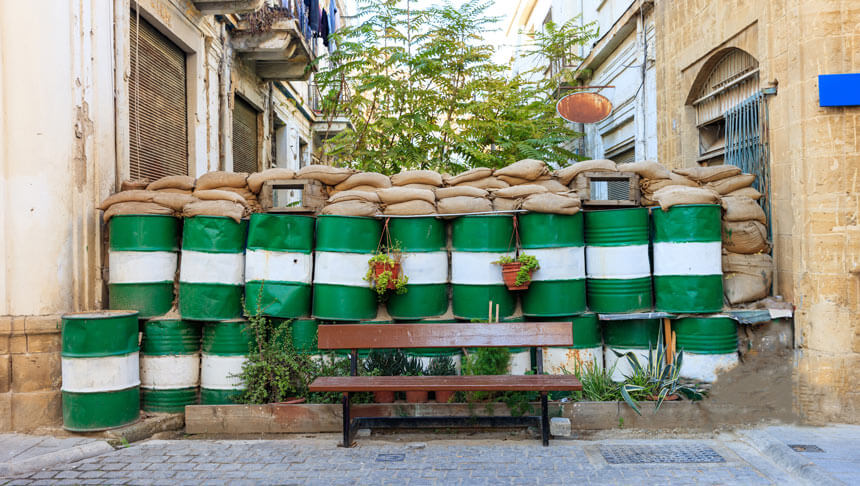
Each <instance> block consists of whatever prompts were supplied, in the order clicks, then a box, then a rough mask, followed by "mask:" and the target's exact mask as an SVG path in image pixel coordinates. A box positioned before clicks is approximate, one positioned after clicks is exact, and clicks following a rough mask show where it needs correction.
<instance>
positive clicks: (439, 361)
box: [427, 356, 457, 403]
mask: <svg viewBox="0 0 860 486" xmlns="http://www.w3.org/2000/svg"><path fill="white" fill-rule="evenodd" d="M427 374H428V375H430V376H454V375H456V374H457V368H456V367H455V366H454V358H452V357H450V356H436V357H434V358H433V359H431V360H430V364H429V365H427ZM453 395H454V392H453V391H448V390H446V391H442V390H437V391H436V403H448V402H449V401H451V397H452V396H453Z"/></svg>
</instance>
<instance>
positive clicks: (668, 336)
mask: <svg viewBox="0 0 860 486" xmlns="http://www.w3.org/2000/svg"><path fill="white" fill-rule="evenodd" d="M663 340H664V341H665V342H664V344H665V346H666V364H672V357H673V354H672V352H671V348H672V324H671V323H670V322H669V318H668V317H664V318H663Z"/></svg>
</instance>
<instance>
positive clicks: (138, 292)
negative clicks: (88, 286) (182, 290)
mask: <svg viewBox="0 0 860 486" xmlns="http://www.w3.org/2000/svg"><path fill="white" fill-rule="evenodd" d="M180 223H181V221H180V219H179V218H175V217H173V216H160V215H139V216H138V215H120V216H114V217H113V218H111V219H110V221H109V222H108V228H109V233H110V242H109V252H108V265H109V268H110V279H109V283H108V290H109V305H110V308H111V309H132V310H136V311H138V312H139V315H140V318H141V319H148V318H150V317H154V316H160V315H162V314H164V313H165V312H167V311H169V310H170V307H171V305H172V304H173V281H174V279H175V276H176V266H177V261H178V255H179V228H180Z"/></svg>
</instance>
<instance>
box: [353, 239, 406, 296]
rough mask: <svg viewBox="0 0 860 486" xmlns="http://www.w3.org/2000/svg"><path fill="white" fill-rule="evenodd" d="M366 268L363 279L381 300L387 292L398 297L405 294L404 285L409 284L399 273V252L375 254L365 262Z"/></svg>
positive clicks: (404, 276)
mask: <svg viewBox="0 0 860 486" xmlns="http://www.w3.org/2000/svg"><path fill="white" fill-rule="evenodd" d="M367 266H368V269H367V275H365V276H364V279H365V280H367V281H368V282H370V286H371V287H372V288H373V290H374V291H376V293H377V295H378V297H379V298H380V299H383V298H384V297H385V296H386V295H387V294H388V292H389V291H394V292H395V293H396V294H398V295H400V294H405V293H406V283H407V282H409V278H408V277H406V275H403V273H402V271H401V270H402V269H401V266H400V252H399V251H394V252H385V253H383V252H378V253H375V254H374V255H373V256H372V257H370V260H368V261H367Z"/></svg>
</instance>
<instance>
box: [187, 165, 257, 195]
mask: <svg viewBox="0 0 860 486" xmlns="http://www.w3.org/2000/svg"><path fill="white" fill-rule="evenodd" d="M247 179H248V173H247V172H225V171H223V170H216V171H212V172H207V173H205V174H203V175H202V176H200V177H198V178H197V182H196V183H195V184H194V189H195V190H198V191H205V190H207V189H215V188H216V187H245V186H246V185H247V183H246V180H247Z"/></svg>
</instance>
